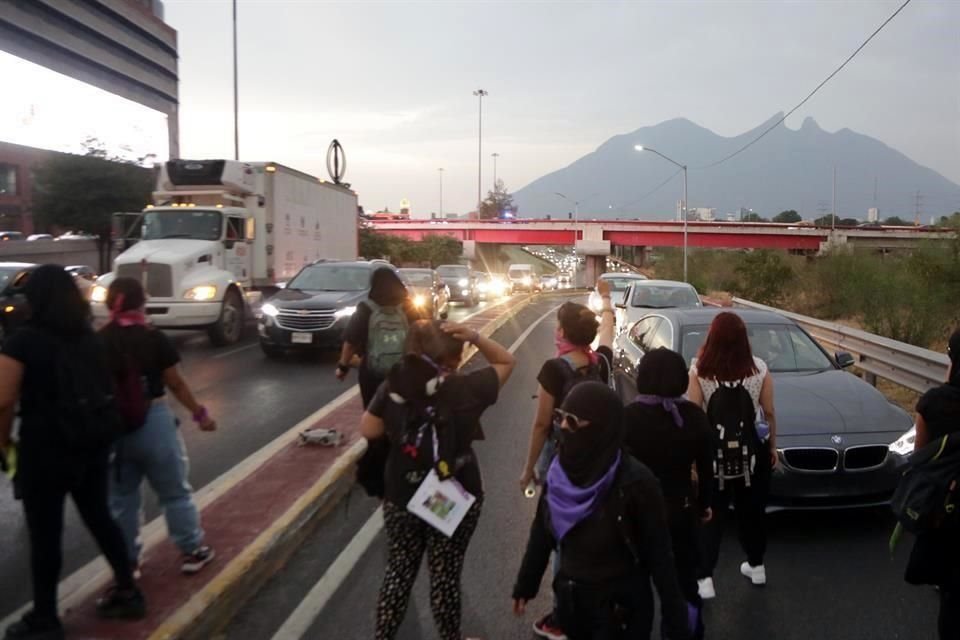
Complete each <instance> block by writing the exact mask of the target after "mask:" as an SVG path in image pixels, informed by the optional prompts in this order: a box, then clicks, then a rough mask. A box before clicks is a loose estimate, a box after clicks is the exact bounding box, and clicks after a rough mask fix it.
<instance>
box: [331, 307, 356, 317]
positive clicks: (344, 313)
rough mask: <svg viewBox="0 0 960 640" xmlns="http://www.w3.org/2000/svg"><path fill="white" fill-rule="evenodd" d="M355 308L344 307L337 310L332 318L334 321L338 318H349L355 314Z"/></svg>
mask: <svg viewBox="0 0 960 640" xmlns="http://www.w3.org/2000/svg"><path fill="white" fill-rule="evenodd" d="M356 310H357V308H356V307H344V308H343V309H337V310H336V311H334V312H333V317H334V318H336V319H338V320H339V319H340V318H349V317H350V316H352V315H353V314H354V313H355V312H356Z"/></svg>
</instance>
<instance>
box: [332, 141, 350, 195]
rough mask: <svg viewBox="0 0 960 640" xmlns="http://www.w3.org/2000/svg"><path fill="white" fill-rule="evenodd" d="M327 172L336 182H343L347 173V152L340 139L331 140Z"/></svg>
mask: <svg viewBox="0 0 960 640" xmlns="http://www.w3.org/2000/svg"><path fill="white" fill-rule="evenodd" d="M327 173H329V174H330V179H331V180H333V182H334V183H335V184H340V183H341V182H343V177H344V176H345V175H346V173H347V153H346V152H345V151H344V150H343V146H342V145H341V144H340V142H339V141H338V140H334V141H333V142H331V143H330V148H329V149H327Z"/></svg>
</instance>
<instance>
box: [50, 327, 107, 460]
mask: <svg viewBox="0 0 960 640" xmlns="http://www.w3.org/2000/svg"><path fill="white" fill-rule="evenodd" d="M53 374H54V376H53V381H54V384H55V385H56V403H55V404H54V405H53V406H52V407H51V408H50V409H51V411H52V415H51V418H52V421H53V423H54V424H55V425H56V429H57V433H58V435H59V438H60V441H61V443H62V444H63V445H64V447H65V448H69V449H71V450H88V451H89V450H95V449H102V448H105V447H108V446H110V445H111V444H112V443H113V442H114V441H115V440H116V439H117V438H119V437H120V436H122V435H123V434H124V431H125V429H124V425H123V419H122V418H121V416H120V411H119V410H118V407H117V400H116V389H115V386H114V381H113V377H112V375H111V373H110V368H109V366H108V364H107V361H106V358H105V355H104V352H103V349H101V348H100V343H99V341H97V340H96V339H94V338H93V336H90V337H89V338H84V339H81V340H61V341H60V343H59V344H58V345H57V358H56V361H55V363H54V371H53Z"/></svg>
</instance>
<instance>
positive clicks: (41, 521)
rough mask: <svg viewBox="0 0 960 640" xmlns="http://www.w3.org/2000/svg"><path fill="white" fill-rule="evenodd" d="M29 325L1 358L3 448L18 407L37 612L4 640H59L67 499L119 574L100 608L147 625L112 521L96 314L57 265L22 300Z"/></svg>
mask: <svg viewBox="0 0 960 640" xmlns="http://www.w3.org/2000/svg"><path fill="white" fill-rule="evenodd" d="M24 293H25V295H26V299H27V302H28V304H29V307H30V319H29V321H28V322H27V323H26V325H25V326H23V327H21V328H20V329H19V330H17V331H16V332H15V333H14V334H12V335H11V336H9V337H8V338H7V339H6V341H5V342H4V344H3V349H2V354H0V448H2V449H5V448H7V447H8V446H9V444H10V430H11V426H12V421H13V416H14V410H15V407H16V404H17V402H18V401H19V402H20V415H21V419H22V423H21V427H20V436H19V443H18V452H19V456H18V461H19V466H18V471H17V480H18V482H19V487H20V490H21V492H22V493H21V495H22V499H23V510H24V513H25V515H26V520H27V529H28V533H29V537H30V569H31V576H32V579H33V609H32V610H30V611H29V612H27V613H26V614H25V615H24V616H23V618H22V619H21V620H20V621H19V622H16V623H14V624H13V625H11V626H10V627H8V628H7V630H6V634H5V636H4V638H5V639H6V640H25V639H30V640H57V639H59V638H63V637H64V634H63V628H62V626H61V624H60V619H59V616H58V613H57V584H58V582H59V580H60V570H61V564H62V547H61V542H62V540H61V538H62V535H63V510H64V500H65V498H66V496H67V495H68V494H69V495H70V496H71V497H72V498H73V502H74V504H75V505H76V507H77V511H79V513H80V517H81V518H82V519H83V522H84V524H85V525H86V527H87V529H88V530H89V531H90V533H91V534H92V535H93V538H94V540H95V541H96V543H97V545H98V546H99V547H100V550H101V552H102V553H103V555H104V556H105V557H106V559H107V562H108V563H109V564H110V568H111V569H112V571H113V578H114V585H113V586H112V587H111V588H110V589H109V591H107V593H106V594H105V595H104V596H103V597H102V598H100V599H99V600H98V602H97V613H98V614H99V615H100V616H102V617H107V618H142V617H143V616H144V615H145V613H146V603H145V601H144V597H143V594H142V593H141V592H140V590H139V589H138V588H137V586H136V583H135V582H134V579H133V568H132V565H131V563H130V558H129V555H128V554H127V552H126V547H125V545H124V540H123V534H122V533H121V531H120V528H119V527H118V526H117V524H116V523H115V522H114V520H113V518H112V517H111V515H110V507H109V504H108V496H107V476H108V473H109V456H110V449H111V446H112V444H113V441H114V440H115V439H116V438H117V437H118V436H119V434H120V432H121V427H120V416H119V413H118V411H117V409H116V405H115V403H114V398H113V384H112V380H111V376H110V370H109V368H108V366H107V363H106V361H105V358H104V354H103V350H102V347H101V344H100V341H99V340H98V338H97V335H96V334H95V333H94V331H93V329H92V328H91V326H90V307H89V305H88V304H87V302H86V301H85V300H84V299H83V297H82V296H81V295H80V292H79V290H78V289H77V286H76V285H75V284H74V282H73V278H72V277H71V276H70V275H69V274H68V273H67V272H66V271H64V269H63V267H62V266H59V265H44V266H41V267H39V268H37V269H36V270H35V271H34V272H33V273H32V274H31V275H30V278H29V280H28V281H27V284H26V287H25V291H24Z"/></svg>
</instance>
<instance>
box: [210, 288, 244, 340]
mask: <svg viewBox="0 0 960 640" xmlns="http://www.w3.org/2000/svg"><path fill="white" fill-rule="evenodd" d="M243 322H244V318H243V301H242V300H241V299H240V296H239V295H238V294H237V292H236V291H229V292H227V296H226V297H225V298H224V300H223V307H222V308H221V309H220V319H219V320H217V322H216V324H214V325H213V326H211V327H210V329H209V331H208V332H207V334H208V335H209V336H210V342H211V343H213V346H215V347H226V346H228V345H231V344H236V343H237V342H239V341H240V338H241V337H242V336H243Z"/></svg>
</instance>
